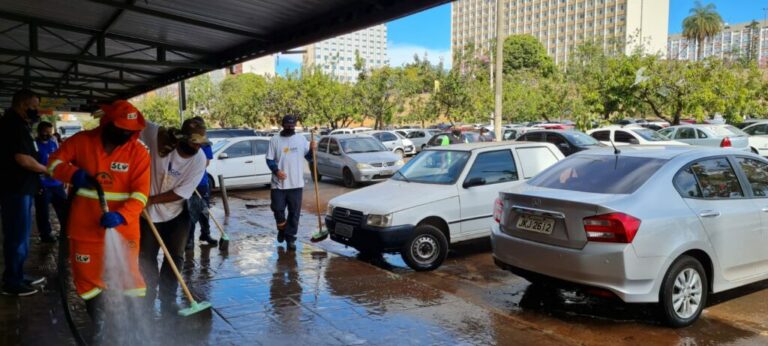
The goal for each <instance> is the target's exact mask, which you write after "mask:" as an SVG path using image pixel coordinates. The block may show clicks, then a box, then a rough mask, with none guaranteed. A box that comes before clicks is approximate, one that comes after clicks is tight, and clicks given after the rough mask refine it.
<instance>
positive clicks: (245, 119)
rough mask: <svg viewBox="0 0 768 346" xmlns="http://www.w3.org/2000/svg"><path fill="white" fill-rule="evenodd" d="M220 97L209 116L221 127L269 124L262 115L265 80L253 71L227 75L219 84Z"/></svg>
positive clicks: (265, 88)
mask: <svg viewBox="0 0 768 346" xmlns="http://www.w3.org/2000/svg"><path fill="white" fill-rule="evenodd" d="M220 88H221V97H220V98H219V99H218V102H216V104H215V111H214V112H213V114H212V116H211V118H212V120H213V121H214V122H216V123H217V124H218V125H219V126H221V127H239V126H243V125H249V126H251V127H259V126H264V125H267V124H269V121H268V120H267V119H266V118H265V117H263V116H262V113H263V112H262V111H263V107H262V106H263V103H262V100H263V99H264V97H265V95H266V93H267V81H266V79H264V77H262V76H258V75H255V74H253V73H243V74H239V75H234V76H228V77H227V78H225V79H224V80H223V81H222V82H221V85H220Z"/></svg>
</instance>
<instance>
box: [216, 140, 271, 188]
mask: <svg viewBox="0 0 768 346" xmlns="http://www.w3.org/2000/svg"><path fill="white" fill-rule="evenodd" d="M269 140H270V138H269V137H255V136H249V137H233V138H224V139H221V140H220V141H218V142H216V143H214V144H213V148H211V149H212V150H213V160H211V163H210V164H209V165H208V168H207V171H208V181H209V182H211V184H212V185H211V188H216V189H218V188H219V187H220V186H221V181H220V180H219V175H221V176H223V177H224V184H225V185H226V186H227V189H232V188H244V187H253V186H259V185H268V184H270V182H271V180H272V172H271V171H270V170H269V167H267V159H266V155H267V149H268V148H269Z"/></svg>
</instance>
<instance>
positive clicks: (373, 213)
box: [325, 142, 563, 270]
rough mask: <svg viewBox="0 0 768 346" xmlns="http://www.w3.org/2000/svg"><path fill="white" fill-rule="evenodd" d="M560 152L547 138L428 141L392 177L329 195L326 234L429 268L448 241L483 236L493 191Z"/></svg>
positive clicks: (556, 157)
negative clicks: (536, 140) (430, 144)
mask: <svg viewBox="0 0 768 346" xmlns="http://www.w3.org/2000/svg"><path fill="white" fill-rule="evenodd" d="M561 159H563V154H562V153H561V152H560V150H558V149H557V147H555V146H554V145H553V144H550V143H522V142H512V143H510V142H486V143H470V144H457V145H452V146H446V147H433V148H428V149H425V150H424V151H422V152H421V153H419V155H416V156H415V157H414V158H413V159H411V160H410V161H409V162H408V163H407V164H406V165H405V166H403V168H401V169H400V170H399V171H398V172H397V173H395V175H394V176H393V177H392V178H390V179H389V180H387V181H385V182H383V183H380V184H377V185H372V186H368V187H366V188H363V189H359V190H356V191H353V192H350V193H347V194H344V195H341V196H338V197H336V198H334V199H332V200H331V201H330V202H329V204H328V208H327V210H326V218H325V221H326V225H327V226H328V229H329V230H330V234H331V239H333V240H335V241H337V242H339V243H342V244H345V245H349V246H352V247H354V248H356V249H358V251H361V252H368V253H381V252H393V253H398V252H399V253H400V254H401V255H402V257H403V259H404V260H405V262H406V263H407V264H408V266H410V267H411V268H413V269H415V270H433V269H435V268H437V267H439V266H440V264H441V263H442V262H443V260H444V259H445V257H446V255H447V254H448V244H453V243H457V242H461V241H466V240H471V239H476V238H481V237H487V236H489V235H490V231H489V227H490V225H491V223H492V221H493V220H492V218H491V217H492V210H493V201H494V198H496V196H497V195H498V193H499V192H500V191H505V190H507V189H509V188H512V187H514V186H515V185H518V184H520V183H522V182H524V181H526V180H528V179H530V178H532V177H533V176H535V175H536V174H538V173H539V172H541V171H542V170H544V169H545V168H547V167H549V166H550V165H552V164H554V163H556V162H557V161H559V160H561Z"/></svg>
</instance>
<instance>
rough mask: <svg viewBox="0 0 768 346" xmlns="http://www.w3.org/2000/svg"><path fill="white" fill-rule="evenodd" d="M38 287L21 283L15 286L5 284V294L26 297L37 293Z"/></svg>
mask: <svg viewBox="0 0 768 346" xmlns="http://www.w3.org/2000/svg"><path fill="white" fill-rule="evenodd" d="M37 292H38V291H37V289H36V288H34V287H32V286H29V285H27V284H21V285H19V286H15V287H9V286H3V292H2V293H3V294H4V295H6V296H14V297H26V296H31V295H33V294H35V293H37Z"/></svg>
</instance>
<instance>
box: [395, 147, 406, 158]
mask: <svg viewBox="0 0 768 346" xmlns="http://www.w3.org/2000/svg"><path fill="white" fill-rule="evenodd" d="M395 154H397V156H400V158H401V159H402V158H403V157H405V152H403V149H395Z"/></svg>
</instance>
